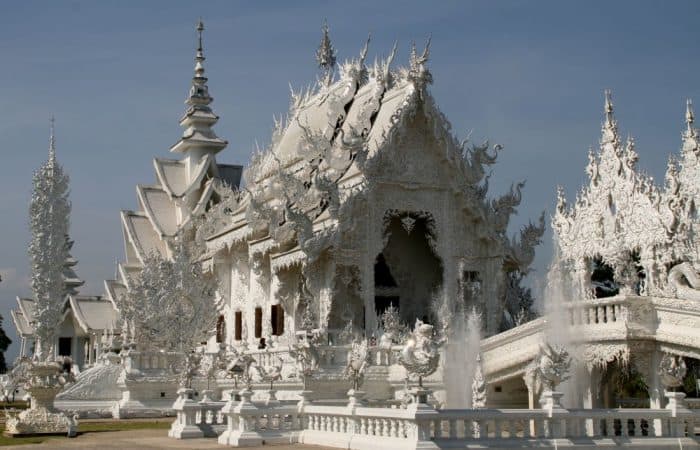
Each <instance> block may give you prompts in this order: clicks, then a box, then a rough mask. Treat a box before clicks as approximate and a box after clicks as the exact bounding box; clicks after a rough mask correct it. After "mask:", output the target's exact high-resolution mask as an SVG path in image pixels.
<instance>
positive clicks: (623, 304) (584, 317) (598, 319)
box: [567, 296, 628, 325]
mask: <svg viewBox="0 0 700 450" xmlns="http://www.w3.org/2000/svg"><path fill="white" fill-rule="evenodd" d="M567 307H568V308H569V320H570V321H571V324H572V325H595V324H604V323H614V322H622V321H625V320H627V316H628V306H627V299H626V298H625V297H622V296H616V297H608V298H600V299H594V300H586V301H582V302H571V303H568V304H567Z"/></svg>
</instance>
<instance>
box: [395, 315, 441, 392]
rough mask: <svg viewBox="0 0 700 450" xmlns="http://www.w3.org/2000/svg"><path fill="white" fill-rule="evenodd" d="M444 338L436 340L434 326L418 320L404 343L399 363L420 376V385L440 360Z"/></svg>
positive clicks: (411, 372) (412, 373)
mask: <svg viewBox="0 0 700 450" xmlns="http://www.w3.org/2000/svg"><path fill="white" fill-rule="evenodd" d="M443 343H444V340H439V341H438V340H436V339H435V336H434V335H433V326H432V325H430V324H427V323H423V321H421V320H420V319H417V320H416V325H415V327H414V328H413V333H411V335H410V337H409V338H408V339H407V340H406V342H405V343H404V346H403V349H402V350H401V354H400V356H399V363H400V364H401V365H402V366H403V367H404V369H406V372H407V373H408V374H409V375H411V376H414V377H418V386H421V387H422V386H423V378H425V377H427V376H429V375H432V374H433V373H435V371H436V370H437V368H438V364H439V362H440V346H441V345H442V344H443Z"/></svg>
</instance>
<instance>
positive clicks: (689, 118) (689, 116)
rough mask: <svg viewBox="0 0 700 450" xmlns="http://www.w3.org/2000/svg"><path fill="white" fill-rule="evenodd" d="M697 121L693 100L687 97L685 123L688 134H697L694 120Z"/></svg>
mask: <svg viewBox="0 0 700 450" xmlns="http://www.w3.org/2000/svg"><path fill="white" fill-rule="evenodd" d="M694 121H695V113H694V112H693V101H692V100H691V99H687V100H686V101H685V124H686V126H687V128H688V130H687V136H688V137H691V136H694V135H695V128H693V122H694Z"/></svg>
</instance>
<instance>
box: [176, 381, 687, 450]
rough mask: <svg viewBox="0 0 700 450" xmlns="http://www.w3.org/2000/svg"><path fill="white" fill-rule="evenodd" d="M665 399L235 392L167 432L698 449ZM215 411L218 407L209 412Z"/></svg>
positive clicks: (358, 442) (366, 443)
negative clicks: (616, 404) (638, 402)
mask: <svg viewBox="0 0 700 450" xmlns="http://www.w3.org/2000/svg"><path fill="white" fill-rule="evenodd" d="M670 395H672V396H673V397H669V405H670V406H669V408H668V409H641V408H640V409H570V410H567V409H563V408H561V407H559V406H555V407H552V405H551V404H550V406H549V407H545V409H537V410H527V409H477V410H472V409H464V410H458V409H452V410H435V409H432V408H431V407H429V406H428V405H425V404H416V403H414V404H411V405H409V407H408V408H406V409H396V408H368V407H361V406H355V407H352V406H322V405H312V404H308V403H306V402H305V400H303V399H302V401H301V402H300V403H299V404H297V405H279V404H278V405H274V406H263V405H258V404H254V403H252V402H250V397H251V396H252V392H251V391H242V392H241V397H242V400H241V401H240V402H235V401H233V400H230V401H229V402H227V403H226V405H225V406H224V407H223V408H221V404H222V403H221V402H217V403H216V405H214V403H208V404H202V403H194V402H192V403H191V408H192V409H197V408H199V410H201V412H200V414H199V415H196V414H195V415H193V416H192V415H187V414H185V415H184V416H183V418H181V417H180V416H179V415H178V420H177V421H176V424H178V426H177V427H176V425H175V424H173V428H172V429H171V433H170V436H172V437H178V438H186V437H193V434H192V433H188V432H180V433H179V435H176V434H177V433H173V432H172V430H173V429H176V428H177V429H180V430H184V431H186V430H185V422H187V421H188V420H189V421H190V422H191V424H192V425H197V423H198V422H200V423H201V422H202V419H199V418H200V417H205V416H207V414H210V415H211V416H212V417H214V416H216V417H218V414H223V415H225V416H227V421H226V429H225V431H223V432H222V433H221V435H220V436H219V443H220V444H224V445H229V446H254V445H261V444H262V443H263V442H265V443H296V442H301V443H304V444H313V445H322V446H329V447H342V448H416V447H424V444H427V443H430V445H432V446H435V445H437V446H438V447H441V446H443V444H444V445H445V446H447V447H453V446H456V447H461V448H464V447H465V446H470V445H474V446H478V447H479V448H490V447H498V448H500V447H499V445H500V446H503V445H505V444H504V441H505V440H510V441H511V443H512V440H521V441H522V443H523V444H527V445H529V446H536V447H541V448H552V445H561V444H562V443H563V441H560V440H567V441H568V444H567V445H569V446H574V447H575V446H576V443H577V442H579V443H581V442H583V443H589V444H590V442H592V440H600V439H603V440H606V441H605V442H607V443H606V444H605V445H606V446H619V445H624V446H627V447H631V448H634V447H635V446H636V445H639V446H642V447H645V448H661V447H663V446H665V445H669V443H683V444H684V445H685V447H684V448H698V446H699V443H698V441H697V440H696V439H695V434H694V427H695V426H696V425H700V413H698V412H697V411H691V410H689V409H687V408H685V406H684V404H683V402H682V400H683V398H682V396H679V395H678V394H670ZM215 407H218V408H220V409H219V410H218V411H217V412H214V411H213V409H212V408H215ZM188 408H189V406H188V407H185V408H181V410H183V411H188ZM210 411H211V412H210ZM190 417H191V418H190ZM181 420H182V421H183V422H182V423H180V422H179V421H181ZM217 423H218V422H217ZM201 435H202V434H200V435H199V436H201ZM204 435H207V436H211V434H204ZM553 442H554V443H555V444H552V443H553ZM556 442H559V444H556ZM422 443H423V444H422ZM690 444H692V445H690ZM509 445H510V444H509ZM425 448H427V447H425Z"/></svg>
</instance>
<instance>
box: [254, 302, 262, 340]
mask: <svg viewBox="0 0 700 450" xmlns="http://www.w3.org/2000/svg"><path fill="white" fill-rule="evenodd" d="M262 316H263V310H262V308H259V307H258V308H255V337H256V338H261V337H262Z"/></svg>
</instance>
